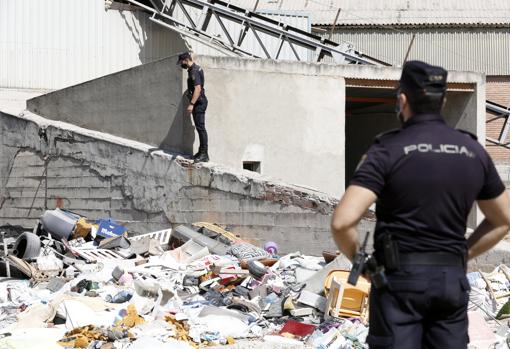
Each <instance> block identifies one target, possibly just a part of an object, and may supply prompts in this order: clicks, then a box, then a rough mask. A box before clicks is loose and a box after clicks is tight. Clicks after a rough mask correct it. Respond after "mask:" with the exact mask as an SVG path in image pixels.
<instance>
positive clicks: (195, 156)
mask: <svg viewBox="0 0 510 349" xmlns="http://www.w3.org/2000/svg"><path fill="white" fill-rule="evenodd" d="M199 156H200V151H198V153H196V154H195V155H193V160H195V159H196V158H198V157H199Z"/></svg>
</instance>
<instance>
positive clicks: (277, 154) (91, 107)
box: [27, 56, 345, 196]
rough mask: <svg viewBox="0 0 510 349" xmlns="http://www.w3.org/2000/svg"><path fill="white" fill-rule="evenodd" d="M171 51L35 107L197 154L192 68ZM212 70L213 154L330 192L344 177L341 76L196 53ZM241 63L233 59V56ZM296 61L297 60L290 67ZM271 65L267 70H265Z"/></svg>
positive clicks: (209, 80) (31, 103) (37, 110)
mask: <svg viewBox="0 0 510 349" xmlns="http://www.w3.org/2000/svg"><path fill="white" fill-rule="evenodd" d="M175 60H176V58H175V57H174V56H172V57H169V58H166V59H163V60H160V61H157V62H153V63H149V64H145V65H142V66H139V67H135V68H132V69H129V70H126V71H123V72H119V73H116V74H112V75H108V76H105V77H102V78H99V79H95V80H92V81H89V82H86V83H83V84H80V85H76V86H73V87H70V88H66V89H63V90H59V91H55V92H52V93H49V94H47V95H44V96H41V97H37V98H34V99H31V100H29V101H28V103H27V107H28V109H29V110H31V111H33V112H35V113H38V114H40V115H44V116H45V117H48V118H52V119H56V120H62V121H66V122H70V123H73V124H76V125H79V126H83V127H86V128H89V129H94V130H100V131H103V132H108V133H111V134H115V135H119V136H122V137H127V138H130V139H134V140H138V141H141V142H145V143H148V144H151V145H153V146H155V147H158V148H161V149H165V150H168V151H172V152H179V153H184V154H192V152H193V143H195V148H197V147H198V140H195V134H194V132H193V128H192V126H191V118H190V117H189V116H186V115H184V112H183V105H182V96H183V93H184V90H185V86H184V85H185V78H186V76H185V74H186V73H185V72H183V71H182V70H181V69H180V68H178V67H176V65H175ZM198 62H199V64H201V65H203V67H204V69H205V71H206V91H207V95H208V98H209V101H210V103H209V109H208V112H207V118H206V123H207V125H208V130H209V133H210V156H211V158H212V159H213V161H214V162H216V163H221V164H224V165H227V166H231V167H233V168H238V169H241V168H242V166H243V161H261V163H262V173H263V174H267V175H270V176H273V177H277V178H280V179H282V180H284V181H285V182H287V183H295V184H298V185H302V186H306V187H310V188H314V189H317V190H320V191H323V192H327V193H330V194H333V195H337V196H338V195H339V194H340V193H341V192H342V191H343V182H344V172H343V171H344V167H343V161H344V109H345V108H344V99H343V96H344V93H342V91H343V90H344V81H343V78H342V77H340V76H330V75H324V76H322V75H320V74H316V73H313V72H312V73H310V72H308V71H307V70H306V69H304V70H303V69H301V70H296V71H292V70H289V67H286V66H285V67H286V68H285V69H284V70H282V71H274V72H273V71H271V67H276V66H279V64H278V63H276V62H267V65H268V66H267V67H266V68H265V69H260V67H258V66H257V65H254V63H255V62H256V61H250V60H240V59H234V60H228V59H226V60H225V59H221V58H210V57H199V58H198ZM232 63H235V64H232ZM290 67H291V66H290ZM268 68H269V70H268ZM273 70H274V69H273Z"/></svg>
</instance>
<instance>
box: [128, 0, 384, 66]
mask: <svg viewBox="0 0 510 349" xmlns="http://www.w3.org/2000/svg"><path fill="white" fill-rule="evenodd" d="M125 1H127V2H129V3H131V4H133V5H136V6H139V7H141V8H143V9H145V10H146V11H148V12H150V13H152V18H151V19H152V20H153V21H155V22H157V23H159V24H162V25H165V26H166V27H167V28H169V29H172V30H174V31H176V32H178V33H180V34H182V35H185V36H187V37H190V38H192V39H195V40H198V41H199V42H201V43H209V44H210V45H212V46H213V47H214V48H217V49H220V50H225V49H226V50H228V51H230V52H231V54H232V53H234V54H237V55H239V56H249V57H255V58H268V59H279V57H280V53H281V50H282V47H283V46H284V44H287V45H288V46H289V47H290V48H291V50H292V52H293V54H294V56H295V57H296V59H297V60H298V61H301V60H304V58H305V57H300V54H299V53H298V50H297V48H300V49H305V50H307V51H308V52H310V53H311V54H312V55H314V57H315V59H314V60H315V61H321V60H322V59H323V58H324V57H325V56H329V57H332V58H333V59H334V60H335V62H337V63H344V64H371V65H386V64H385V63H384V62H382V61H379V60H377V59H374V58H372V57H369V56H366V55H364V54H362V53H360V52H358V51H355V50H354V49H353V47H352V46H351V45H350V44H348V43H342V44H337V43H335V42H333V41H330V40H326V39H322V38H321V37H319V36H316V35H313V34H311V33H308V32H306V31H303V30H301V29H298V28H295V27H292V26H289V25H286V24H283V23H281V22H278V21H275V20H273V19H271V18H268V17H265V16H262V15H260V14H258V13H255V12H252V11H249V10H246V9H243V8H240V7H237V6H233V5H230V4H229V3H226V2H224V1H222V0H150V5H147V4H145V3H142V2H140V1H138V0H125ZM177 8H178V9H179V10H180V11H181V12H182V14H183V15H184V19H179V18H177V16H176V15H175V11H176V9H177ZM197 10H198V11H199V12H200V13H201V16H200V18H199V19H198V20H196V18H195V19H194V18H193V16H192V13H193V12H192V11H195V13H196V11H197ZM212 18H215V19H216V21H217V22H218V23H219V25H220V27H221V30H222V34H223V35H220V36H217V35H214V33H211V31H210V22H211V19H212ZM228 23H235V24H236V26H237V27H238V28H239V32H238V33H233V32H232V31H233V30H232V29H230V30H229V29H228V28H232V26H228V25H227V24H228ZM249 32H251V33H252V34H253V36H254V37H255V39H256V42H257V43H258V48H259V49H260V50H261V51H262V52H264V57H259V56H258V55H257V54H256V53H255V49H253V48H252V49H251V50H250V49H246V48H243V46H242V44H243V42H244V40H245V38H246V35H247V33H249ZM262 34H263V35H266V36H267V35H268V36H270V37H271V38H272V40H276V41H277V42H278V44H277V50H276V52H271V50H270V49H269V48H268V46H267V43H266V42H265V40H263V38H262V37H261V35H262ZM260 50H258V51H259V52H260Z"/></svg>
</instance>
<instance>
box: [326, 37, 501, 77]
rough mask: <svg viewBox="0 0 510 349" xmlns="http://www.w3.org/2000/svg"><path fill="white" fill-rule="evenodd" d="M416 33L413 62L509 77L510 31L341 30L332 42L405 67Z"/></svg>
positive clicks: (412, 55) (412, 54)
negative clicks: (349, 43) (416, 60)
mask: <svg viewBox="0 0 510 349" xmlns="http://www.w3.org/2000/svg"><path fill="white" fill-rule="evenodd" d="M413 33H416V39H415V41H414V45H413V47H412V49H411V53H410V59H420V60H424V61H427V62H429V63H432V64H439V65H443V66H445V67H446V68H447V69H454V70H468V71H477V72H484V73H486V74H487V75H510V61H509V54H510V28H472V29H469V28H435V29H405V30H404V29H398V30H391V29H377V28H375V29H339V30H336V31H335V33H334V34H333V36H332V40H333V41H342V40H343V41H349V42H352V43H353V44H354V45H355V47H356V49H358V50H361V51H363V52H364V53H366V54H368V55H370V56H373V57H375V58H378V59H381V60H384V61H386V62H388V63H390V64H393V65H402V62H403V60H404V57H405V54H406V52H407V48H408V46H409V43H410V42H411V38H412V36H413ZM324 36H326V37H327V34H324Z"/></svg>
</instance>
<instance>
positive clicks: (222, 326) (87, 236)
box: [0, 209, 370, 349]
mask: <svg viewBox="0 0 510 349" xmlns="http://www.w3.org/2000/svg"><path fill="white" fill-rule="evenodd" d="M4 250H5V251H4V254H5V256H4V258H3V259H2V262H1V265H0V274H1V275H3V276H5V278H4V280H3V282H1V283H0V327H1V328H2V330H1V331H0V333H1V334H0V347H9V348H23V349H28V348H149V347H150V348H176V347H177V348H190V347H193V348H197V347H202V346H210V345H242V343H243V342H245V341H248V342H256V343H265V344H267V345H269V346H274V345H277V346H291V347H304V346H307V347H313V348H330V349H336V348H339V349H341V348H366V347H367V346H366V344H364V343H365V339H366V336H367V334H368V327H367V326H366V320H367V296H368V292H369V287H370V284H369V283H368V281H366V280H365V282H361V283H359V284H358V286H357V287H345V286H344V287H342V286H341V285H347V284H346V282H345V280H346V278H347V274H348V270H349V269H350V263H349V262H348V261H347V260H346V259H345V258H344V257H343V256H337V255H336V254H335V253H333V254H325V255H324V256H323V257H313V256H306V255H303V254H301V253H299V252H296V253H292V254H288V255H284V256H279V255H278V246H277V245H276V244H275V243H273V242H270V241H269V242H267V243H266V244H265V245H264V246H262V247H258V246H254V245H252V244H250V243H248V242H246V241H243V240H242V239H240V238H239V237H237V236H235V235H233V234H231V233H229V232H227V231H225V230H224V229H222V228H220V227H219V226H217V225H214V224H209V223H195V224H193V225H190V226H179V227H176V228H175V229H168V230H162V231H157V232H153V233H149V234H145V235H138V236H129V233H128V231H127V230H126V229H125V228H124V227H123V226H121V225H119V224H117V223H116V222H115V221H113V220H111V219H104V220H99V221H95V222H91V221H89V220H87V219H86V218H84V217H81V216H79V215H76V214H74V213H71V212H68V211H64V210H60V209H56V210H49V211H46V212H45V214H44V215H43V216H42V217H41V219H40V221H39V223H38V225H37V226H36V227H35V228H34V231H33V232H24V233H22V234H21V235H19V236H18V237H17V238H16V239H4ZM325 259H327V262H328V263H327V262H326V260H325Z"/></svg>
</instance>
